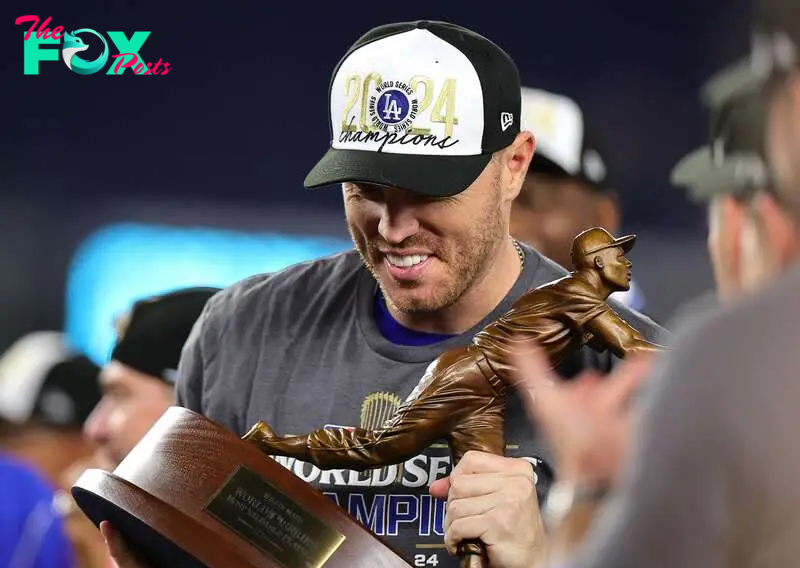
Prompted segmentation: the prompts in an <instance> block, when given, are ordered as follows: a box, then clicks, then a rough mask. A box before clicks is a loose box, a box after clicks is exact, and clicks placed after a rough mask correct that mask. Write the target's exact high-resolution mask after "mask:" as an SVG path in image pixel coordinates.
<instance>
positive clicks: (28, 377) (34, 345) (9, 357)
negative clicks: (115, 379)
mask: <svg viewBox="0 0 800 568" xmlns="http://www.w3.org/2000/svg"><path fill="white" fill-rule="evenodd" d="M99 374H100V368H99V367H98V366H97V365H95V364H94V363H93V362H92V361H90V360H89V359H88V358H87V357H85V356H84V355H82V354H80V353H78V352H76V351H74V350H72V349H71V348H70V347H69V346H68V344H67V341H66V338H65V336H64V334H63V333H60V332H57V331H38V332H34V333H30V334H27V335H25V336H23V337H21V338H20V339H18V340H17V341H15V342H14V343H13V344H12V345H11V347H9V348H8V350H6V352H5V353H3V355H2V356H0V419H2V420H4V421H6V422H10V423H12V424H19V425H25V424H41V425H48V426H58V427H74V428H80V427H81V426H82V425H83V422H84V421H85V420H86V419H87V418H88V417H89V414H90V413H91V412H92V409H93V408H94V407H95V405H96V404H97V403H98V401H99V400H100V397H101V396H102V395H101V392H100V382H99Z"/></svg>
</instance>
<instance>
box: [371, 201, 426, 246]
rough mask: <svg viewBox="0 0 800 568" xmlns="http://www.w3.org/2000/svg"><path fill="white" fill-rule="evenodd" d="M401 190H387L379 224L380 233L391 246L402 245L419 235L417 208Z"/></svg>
mask: <svg viewBox="0 0 800 568" xmlns="http://www.w3.org/2000/svg"><path fill="white" fill-rule="evenodd" d="M403 193H404V192H401V191H400V190H387V191H386V194H387V195H386V197H385V199H384V202H383V210H382V211H381V219H380V221H379V222H378V233H379V234H380V235H381V237H383V239H384V240H385V241H386V242H387V243H390V244H400V243H402V242H403V241H404V240H406V239H407V238H409V237H411V236H413V235H415V234H417V232H418V231H419V221H418V219H417V211H416V207H414V206H413V205H412V204H411V203H409V200H408V199H406V198H405V196H404V195H403Z"/></svg>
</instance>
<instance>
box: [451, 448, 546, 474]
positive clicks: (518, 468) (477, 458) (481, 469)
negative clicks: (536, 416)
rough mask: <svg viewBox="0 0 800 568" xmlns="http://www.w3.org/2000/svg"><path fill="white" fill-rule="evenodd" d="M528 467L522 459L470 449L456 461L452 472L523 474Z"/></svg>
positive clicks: (526, 471)
mask: <svg viewBox="0 0 800 568" xmlns="http://www.w3.org/2000/svg"><path fill="white" fill-rule="evenodd" d="M529 469H530V464H529V463H528V462H527V461H526V460H523V459H518V458H507V457H504V456H498V455H497V454H490V453H488V452H478V451H475V450H470V451H469V452H467V453H465V454H464V456H463V457H462V458H461V460H460V461H459V462H458V464H457V465H456V467H455V469H454V470H453V473H454V474H457V475H463V474H473V473H505V474H515V473H518V474H525V473H528V471H529Z"/></svg>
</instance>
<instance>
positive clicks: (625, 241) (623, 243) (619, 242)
mask: <svg viewBox="0 0 800 568" xmlns="http://www.w3.org/2000/svg"><path fill="white" fill-rule="evenodd" d="M635 243H636V235H625V236H624V237H620V238H618V239H614V244H613V245H611V246H614V247H620V248H622V250H623V251H625V254H627V253H629V252H631V249H632V248H633V245H634V244H635Z"/></svg>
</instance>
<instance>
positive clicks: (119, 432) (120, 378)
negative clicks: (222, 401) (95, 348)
mask: <svg viewBox="0 0 800 568" xmlns="http://www.w3.org/2000/svg"><path fill="white" fill-rule="evenodd" d="M218 290H219V289H218V288H187V289H179V290H174V291H171V292H169V293H166V294H163V295H158V296H152V297H148V298H143V299H140V300H138V301H137V302H135V303H134V305H133V306H132V308H131V309H130V310H129V311H128V312H126V313H124V314H122V315H121V316H120V317H119V318H118V319H117V321H116V322H115V328H116V334H117V336H116V337H117V340H116V343H115V345H114V349H113V351H112V353H111V356H110V360H109V361H108V363H106V364H105V365H104V366H103V367H102V370H101V372H100V385H101V389H102V398H100V400H99V402H98V403H97V405H96V406H95V407H94V409H93V410H92V412H91V414H90V415H89V417H88V419H87V420H86V422H85V424H84V434H85V437H86V439H87V441H89V442H90V443H91V444H92V445H93V446H94V447H95V448H96V453H95V455H94V456H93V457H92V459H91V460H90V461H87V462H85V463H83V464H82V467H75V468H73V469H72V470H71V472H70V473H69V476H68V477H67V476H65V479H64V482H63V483H62V486H63V487H64V490H63V491H61V492H60V493H59V497H58V504H59V507H60V509H61V511H62V513H63V514H64V516H65V517H66V519H67V529H68V531H69V534H70V536H71V537H72V539H73V541H74V542H77V543H79V546H80V547H81V550H82V551H83V552H84V554H83V559H84V564H83V566H86V567H88V568H104V567H109V566H113V564H111V562H112V561H111V559H110V557H109V556H108V553H107V550H106V547H105V544H104V542H103V539H102V537H101V535H100V533H99V532H98V530H97V528H96V527H95V526H94V524H92V522H91V521H89V519H88V518H87V517H86V516H85V515H84V514H83V512H82V511H81V510H80V509H79V508H78V507H77V505H76V504H75V501H74V499H73V498H72V496H71V494H69V492H68V488H69V487H71V486H72V484H73V483H74V482H75V480H76V479H77V478H78V477H79V476H80V474H81V473H82V472H83V471H84V470H85V469H86V467H97V468H102V469H106V470H108V471H111V470H113V469H115V468H116V467H117V465H119V463H120V462H121V461H122V460H123V459H124V458H125V456H126V455H127V454H128V452H130V451H131V449H133V447H134V446H135V445H136V443H137V442H138V441H139V440H140V439H141V438H142V436H144V435H145V434H146V433H147V431H148V430H149V429H150V427H151V426H152V425H153V424H154V423H155V421H156V420H158V418H160V417H161V415H162V414H163V413H164V412H165V411H166V410H167V409H168V408H169V407H170V406H172V405H173V404H174V403H175V395H174V388H173V381H174V380H175V372H176V369H177V366H178V360H179V358H180V353H181V349H182V348H183V344H184V343H185V342H186V338H187V337H188V336H189V333H190V331H191V329H192V326H193V325H194V322H195V320H197V318H198V317H199V316H200V312H201V311H202V310H203V306H204V305H205V303H206V301H207V300H208V299H209V298H210V297H211V296H213V295H214V294H215V293H216V292H217V291H218Z"/></svg>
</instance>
